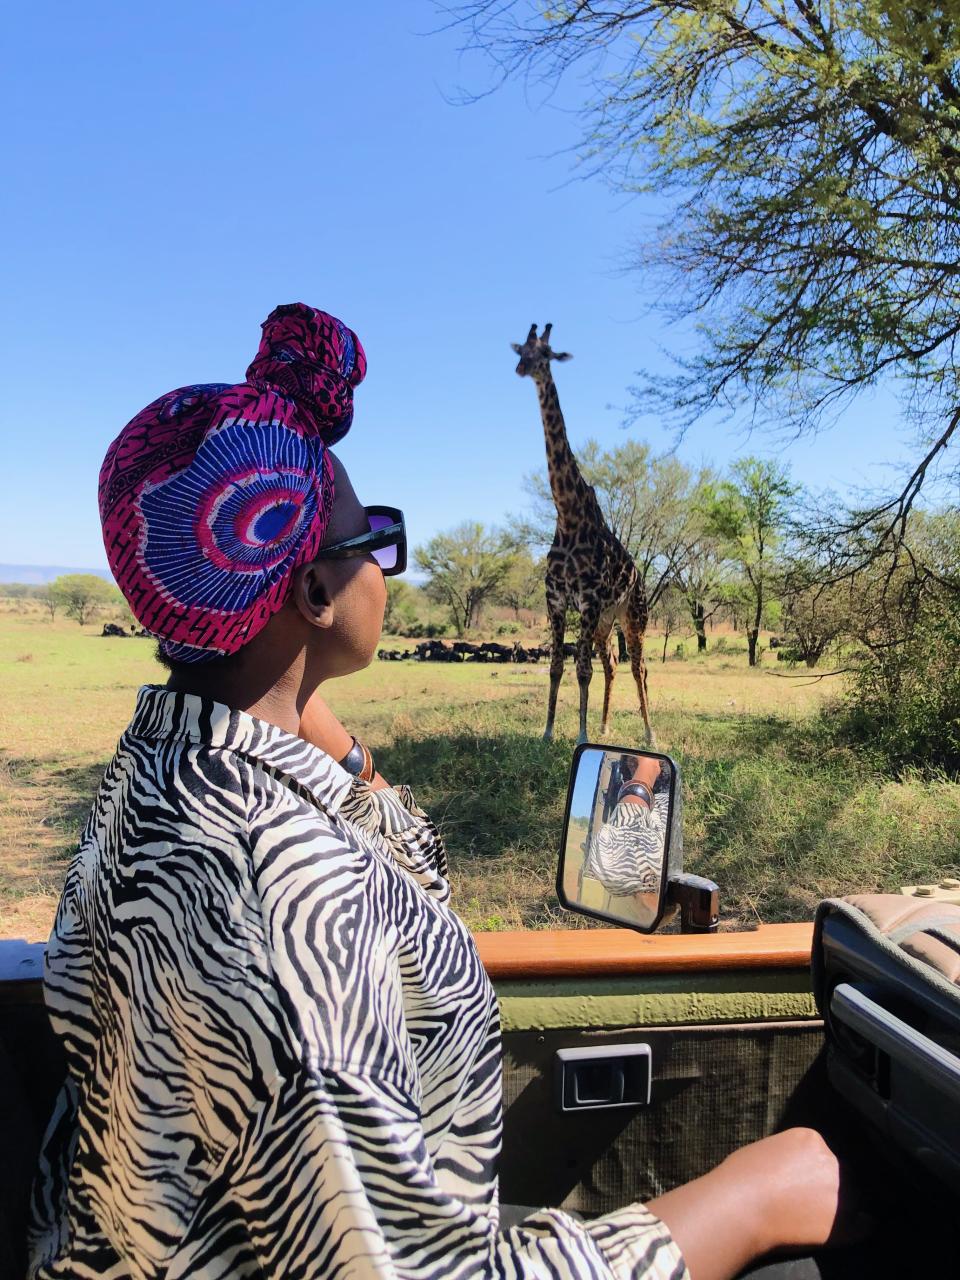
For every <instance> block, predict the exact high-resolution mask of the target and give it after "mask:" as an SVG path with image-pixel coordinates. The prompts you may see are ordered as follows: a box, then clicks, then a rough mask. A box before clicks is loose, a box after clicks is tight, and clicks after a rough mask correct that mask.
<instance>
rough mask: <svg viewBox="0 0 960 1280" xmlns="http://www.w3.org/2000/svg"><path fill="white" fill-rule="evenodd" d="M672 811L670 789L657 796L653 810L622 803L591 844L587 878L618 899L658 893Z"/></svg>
mask: <svg viewBox="0 0 960 1280" xmlns="http://www.w3.org/2000/svg"><path fill="white" fill-rule="evenodd" d="M669 811H670V793H669V792H668V791H667V790H666V788H664V789H662V790H660V791H657V792H655V793H654V797H653V808H652V809H647V808H646V807H645V806H644V805H642V804H630V803H629V802H628V801H625V800H621V801H620V803H619V804H618V805H616V806H615V808H614V810H613V813H612V814H611V815H610V821H609V822H604V823H603V824H602V825H601V827H600V828H599V830H598V831H597V833H596V835H595V836H594V838H593V840H592V841H591V842H590V848H589V850H588V852H587V860H586V863H585V864H584V868H583V873H584V875H587V876H592V877H593V879H594V880H599V881H600V883H601V884H602V885H603V887H604V889H606V891H607V893H611V894H614V895H615V896H622V897H626V896H627V895H628V894H631V893H649V892H651V891H653V890H656V889H658V888H659V887H660V879H661V876H662V874H663V846H664V840H665V838H666V832H667V820H668V816H669Z"/></svg>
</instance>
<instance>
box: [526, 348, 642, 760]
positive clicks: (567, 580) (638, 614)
mask: <svg viewBox="0 0 960 1280" xmlns="http://www.w3.org/2000/svg"><path fill="white" fill-rule="evenodd" d="M552 328H553V326H552V325H550V324H548V325H546V326H545V327H544V330H543V333H542V334H541V335H540V336H539V337H538V336H537V326H536V325H535V324H532V325H531V326H530V332H529V333H528V334H527V340H526V342H524V343H523V345H522V346H521V345H520V344H519V343H517V342H514V343H511V346H512V347H513V350H514V351H515V352H516V353H517V355H518V356H519V357H520V360H519V362H518V364H517V373H518V374H519V375H520V376H521V377H522V378H523V377H529V378H532V379H533V381H534V382H535V383H536V387H537V397H538V399H539V401H540V416H541V418H542V419H543V433H544V436H545V438H546V445H547V469H548V471H549V474H550V490H551V492H552V494H553V501H554V505H555V506H556V508H557V529H556V532H555V534H554V535H553V545H552V546H551V548H550V551H549V552H548V554H547V572H546V591H547V612H548V614H549V617H550V633H551V645H552V656H551V660H550V700H549V703H548V707H547V726H546V729H545V730H544V734H543V737H544V740H545V741H546V742H549V741H550V739H551V738H552V737H553V724H554V720H555V718H556V714H557V694H558V693H559V691H560V681H561V679H562V678H563V636H564V625H565V620H566V613H567V609H568V608H570V607H572V608H574V609H576V611H577V612H578V613H579V615H580V634H579V637H578V640H577V657H576V667H577V683H578V684H579V686H580V734H579V737H578V738H577V741H578V742H586V740H587V706H588V702H589V697H590V681H591V679H592V677H593V661H592V659H593V648H594V645H596V648H597V650H598V652H599V654H600V662H601V664H602V666H603V677H604V687H603V716H602V719H601V724H600V736H601V737H605V736H606V733H607V728H608V723H609V718H610V693H611V690H612V688H613V677H614V675H615V674H616V669H617V654H616V652H615V650H614V646H613V644H612V643H611V632H612V630H613V624H614V622H615V621H619V623H620V625H621V627H622V628H623V633H624V636H625V637H626V641H627V650H628V652H629V655H630V667H631V671H632V672H633V678H634V680H635V681H636V684H637V693H638V695H639V698H640V714H641V716H642V717H643V724H644V732H645V737H646V742H647V745H648V746H652V745H653V744H654V734H653V729H652V727H651V724H650V711H649V706H648V702H647V671H646V666H645V665H644V661H643V640H644V634H645V632H646V629H647V620H648V617H649V609H648V607H647V596H646V592H645V591H644V588H643V583H642V582H641V580H640V575H639V574H638V572H637V567H636V565H635V564H634V563H633V560H632V558H631V556H630V554H629V552H628V551H627V550H626V548H625V547H624V546H623V543H622V542H621V541H620V540H619V538H617V537H616V536H615V534H614V533H613V531H612V530H611V529H610V527H609V525H608V524H607V522H606V520H605V519H604V517H603V512H602V511H601V510H600V504H599V502H598V501H597V495H596V493H595V492H594V489H593V487H592V485H589V484H587V482H586V480H584V478H583V476H582V475H581V474H580V468H579V466H578V465H577V460H576V458H575V457H574V456H573V450H572V449H571V448H570V442H569V441H568V440H567V429H566V426H565V425H564V421H563V413H562V412H561V410H560V398H559V396H558V395H557V387H556V383H555V382H554V380H553V374H552V372H551V370H550V364H551V362H552V361H554V360H556V361H563V360H570V359H571V356H570V354H569V352H566V351H560V352H557V351H554V350H553V349H552V348H551V346H550V331H551V329H552Z"/></svg>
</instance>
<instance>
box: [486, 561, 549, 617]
mask: <svg viewBox="0 0 960 1280" xmlns="http://www.w3.org/2000/svg"><path fill="white" fill-rule="evenodd" d="M545 569H546V566H545V565H544V562H543V560H542V559H541V560H535V559H534V558H533V556H532V555H531V554H530V552H529V551H528V550H527V548H526V547H525V546H522V545H520V546H517V547H516V548H515V549H514V552H513V560H512V563H511V565H510V568H509V570H508V571H507V573H506V575H505V576H504V578H503V581H502V582H501V584H500V586H499V587H498V588H497V592H496V599H497V602H498V603H499V604H504V605H506V606H507V608H508V609H512V610H513V616H514V617H515V618H516V619H517V620H518V621H519V618H520V611H521V609H536V608H540V609H543V608H545V607H546V598H545V592H544V585H543V581H544V573H545Z"/></svg>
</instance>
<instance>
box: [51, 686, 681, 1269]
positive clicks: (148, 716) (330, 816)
mask: <svg viewBox="0 0 960 1280" xmlns="http://www.w3.org/2000/svg"><path fill="white" fill-rule="evenodd" d="M444 865H445V863H444V861H443V854H442V842H440V840H439V836H438V835H437V833H436V830H435V828H433V827H432V826H431V825H430V824H429V822H428V821H427V820H426V819H425V818H424V817H422V816H421V814H420V811H419V810H417V808H416V806H415V805H414V804H413V801H412V797H410V796H409V793H408V792H406V791H405V790H403V789H398V790H396V791H394V790H390V791H387V792H377V793H374V792H371V791H370V789H369V788H363V787H362V786H360V785H359V784H357V783H356V781H355V780H354V779H352V778H351V777H350V775H349V774H347V773H346V772H345V771H344V770H343V769H341V768H340V767H339V766H338V765H337V764H336V763H335V762H334V761H332V760H331V759H330V758H329V757H328V756H326V755H325V754H324V753H323V752H321V751H318V750H317V749H316V748H314V747H312V746H310V745H308V744H307V743H304V742H303V741H301V740H300V739H299V738H295V737H293V736H291V735H290V734H287V733H284V732H283V731H281V730H280V729H278V728H276V727H275V726H272V725H269V724H266V723H264V722H262V721H258V720H255V719H253V718H251V717H250V716H247V715H244V714H242V713H240V712H235V711H231V710H230V709H228V708H227V707H224V706H222V705H219V704H217V703H213V702H210V701H207V700H204V699H201V698H196V697H191V696H188V695H182V694H176V693H172V692H169V691H167V690H163V689H159V688H152V687H148V688H145V689H142V690H141V691H140V694H139V698H138V703H137V708H136V713H135V715H134V717H133V720H132V722H131V724H130V726H129V728H128V730H127V731H126V732H125V733H124V735H123V737H122V738H121V740H120V744H119V747H118V750H117V754H116V756H115V757H114V759H113V761H112V762H111V764H110V766H109V768H108V769H107V772H106V774H105V776H104V779H103V783H102V785H101V787H100V790H99V792H98V795H97V797H96V800H95V803H94V806H93V810H92V812H91V814H90V817H89V820H88V822H87V825H86V827H85V829H84V832H83V835H82V838H81V841H80V846H79V849H78V851H77V854H76V856H75V859H74V861H73V863H72V866H71V868H70V872H69V875H68V879H67V883H66V887H65V889H64V893H63V898H62V900H61V903H60V908H59V911H58V915H57V920H56V924H55V926H54V931H53V934H52V936H51V940H50V947H49V949H48V953H47V968H46V999H47V1004H48V1008H49V1011H50V1016H51V1020H52V1023H53V1026H54V1029H55V1031H56V1032H57V1034H58V1035H59V1037H60V1038H61V1040H62V1042H63V1045H64V1048H65V1051H66V1056H67V1063H68V1079H67V1084H66V1085H65V1087H64V1089H63V1091H62V1094H61V1096H60V1098H59V1100H58V1102H57V1106H56V1109H55V1112H54V1115H53V1116H52V1118H51V1121H50V1125H49V1128H48V1131H47V1134H46V1137H45V1141H44V1149H43V1154H42V1160H41V1167H40V1171H39V1175H38V1178H37V1181H36V1185H35V1191H34V1224H33V1238H32V1261H31V1271H30V1274H31V1276H32V1277H34V1278H35V1280H54V1278H55V1277H56V1278H58V1280H66V1278H67V1277H70V1278H71V1280H92V1278H93V1277H98V1278H99V1277H108V1278H109V1280H126V1278H128V1277H129V1278H133V1280H160V1278H161V1277H162V1278H163V1280H182V1278H185V1277H191V1280H215V1278H216V1280H221V1278H224V1280H226V1278H228V1277H229V1278H231V1280H233V1278H236V1280H241V1278H244V1280H245V1278H247V1277H249V1278H251V1280H252V1278H253V1277H258V1278H260V1280H262V1278H263V1277H271V1278H273V1277H275V1278H276V1280H281V1278H282V1280H297V1278H299V1277H302V1278H304V1280H306V1278H307V1277H311V1278H313V1280H318V1278H320V1277H324V1278H326V1277H331V1278H336V1280H341V1278H343V1280H346V1278H347V1277H351V1278H353V1277H384V1278H390V1280H427V1278H431V1280H432V1278H433V1277H437V1276H441V1275H442V1276H449V1277H463V1278H466V1277H498V1278H500V1277H502V1278H504V1280H506V1278H507V1277H517V1278H519V1277H537V1278H539V1277H555V1278H557V1280H572V1278H573V1277H578V1278H579V1277H614V1276H615V1277H618V1278H619V1280H623V1278H625V1277H640V1276H643V1277H656V1280H667V1277H670V1278H671V1280H680V1278H681V1277H684V1276H686V1270H685V1267H684V1264H683V1261H682V1259H681V1257H680V1255H679V1253H678V1251H677V1249H676V1246H675V1245H674V1244H673V1242H672V1240H671V1238H670V1236H669V1233H668V1232H667V1230H666V1228H665V1227H664V1226H663V1224H662V1223H661V1222H659V1220H658V1219H656V1218H655V1217H654V1216H653V1215H651V1214H650V1213H649V1212H648V1211H647V1210H645V1209H643V1208H642V1207H641V1206H635V1207H633V1208H630V1209H626V1210H623V1211H622V1212H620V1213H619V1214H614V1215H610V1216H608V1217H606V1218H601V1219H598V1220H597V1221H595V1222H591V1223H580V1222H575V1221H574V1220H573V1219H571V1218H570V1217H569V1216H567V1215H566V1214H564V1213H562V1212H560V1211H558V1210H544V1211H543V1212H541V1213H539V1214H536V1215H535V1216H534V1217H532V1218H529V1219H527V1220H526V1221H525V1222H524V1223H522V1224H521V1225H520V1226H519V1227H514V1228H511V1229H510V1230H509V1231H503V1232H501V1231H500V1230H499V1226H498V1203H497V1183H496V1174H495V1167H496V1162H497V1159H498V1157H499V1152H500V1107H501V1074H500V1071H501V1068H500V1032H499V1022H498V1015H497V1004H496V999H495V996H494V993H493V990H492V988H491V986H490V984H489V981H488V980H487V978H486V975H485V973H484V971H483V968H482V965H481V964H480V961H479V958H478V956H477V953H476V950H475V948H474V946H473V942H472V939H471V937H470V934H469V933H468V931H467V930H466V928H465V927H464V925H463V924H462V923H461V922H460V921H459V919H458V918H457V916H456V915H455V914H454V913H453V911H452V910H451V909H450V907H449V905H448V901H447V899H448V896H449V890H448V886H447V882H446V879H445V878H444V875H443V868H444Z"/></svg>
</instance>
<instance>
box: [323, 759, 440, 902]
mask: <svg viewBox="0 0 960 1280" xmlns="http://www.w3.org/2000/svg"><path fill="white" fill-rule="evenodd" d="M341 812H342V813H343V815H344V816H345V817H346V818H348V819H349V820H350V822H352V823H353V825H354V826H355V827H359V828H360V830H361V831H363V832H365V833H366V834H367V835H370V836H379V838H380V839H381V840H382V841H383V843H384V844H385V845H386V846H387V848H388V849H389V851H390V853H391V854H392V855H393V857H394V858H395V859H396V861H397V862H398V863H399V864H400V865H401V866H402V867H403V869H404V870H405V871H407V872H409V873H410V874H411V875H412V876H414V877H415V879H416V880H417V881H418V882H419V883H420V885H421V886H422V887H423V888H424V889H426V890H427V891H428V892H429V893H430V895H431V897H434V898H439V899H441V900H446V899H447V898H448V897H449V896H450V887H449V885H448V884H447V851H446V849H445V848H444V844H443V839H442V837H441V835H440V832H439V831H438V830H437V828H436V826H435V825H434V824H433V822H431V821H430V819H429V818H428V817H427V815H426V814H425V813H424V811H423V810H422V809H421V808H420V806H419V805H418V804H417V802H416V800H414V798H413V792H412V791H411V790H410V788H409V787H408V786H406V785H404V784H402V783H401V784H399V785H397V786H394V787H383V788H381V789H380V790H379V791H374V790H373V788H372V787H371V786H370V784H369V783H367V782H361V781H360V779H359V778H356V779H354V781H353V783H352V784H351V787H350V790H349V792H348V793H347V796H346V797H345V799H344V801H343V804H342V806H341Z"/></svg>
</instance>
